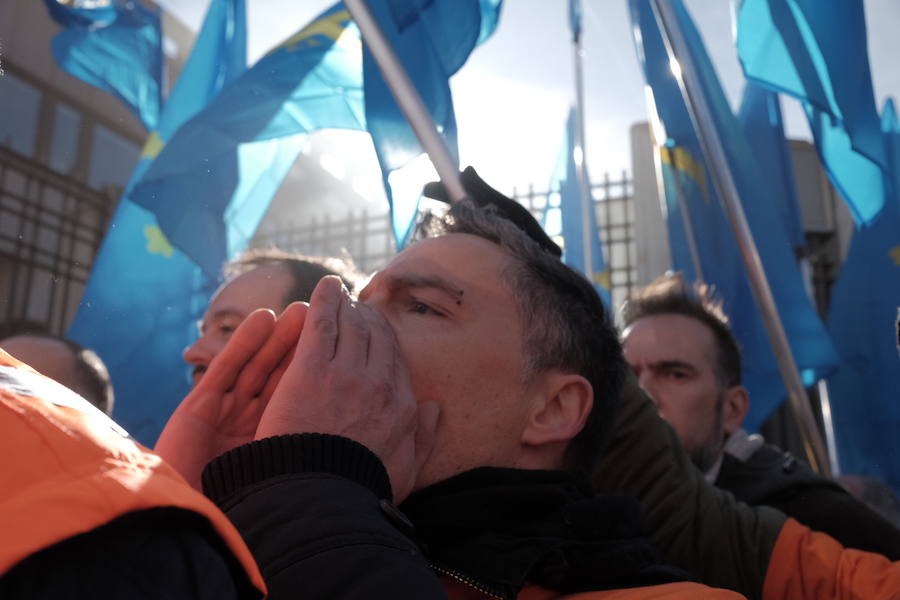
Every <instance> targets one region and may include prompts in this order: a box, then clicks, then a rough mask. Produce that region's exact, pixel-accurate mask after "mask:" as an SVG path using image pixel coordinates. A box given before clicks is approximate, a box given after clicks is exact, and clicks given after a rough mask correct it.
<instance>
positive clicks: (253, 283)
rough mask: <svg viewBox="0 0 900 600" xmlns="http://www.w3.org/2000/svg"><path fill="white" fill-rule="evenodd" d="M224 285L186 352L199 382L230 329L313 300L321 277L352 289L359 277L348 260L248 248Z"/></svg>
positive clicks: (230, 267) (231, 264) (227, 272)
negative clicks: (262, 313)
mask: <svg viewBox="0 0 900 600" xmlns="http://www.w3.org/2000/svg"><path fill="white" fill-rule="evenodd" d="M223 273H224V275H225V283H223V284H222V286H221V287H220V288H219V289H218V290H217V291H216V293H215V294H214V295H213V297H212V299H211V300H210V302H209V307H208V308H207V310H206V314H204V315H203V320H202V321H201V322H200V337H199V338H198V339H197V341H196V342H194V343H193V344H191V345H190V346H188V347H187V348H186V349H185V351H184V359H185V361H187V362H188V363H189V364H191V365H193V371H192V376H193V379H194V383H195V384H196V383H197V381H198V380H199V379H200V378H201V377H203V373H204V372H205V371H206V369H207V367H209V363H210V361H211V360H212V359H213V358H214V357H215V356H216V355H217V354H218V353H219V352H221V351H222V348H223V347H224V346H225V343H226V342H227V341H228V338H229V337H230V336H231V333H232V332H233V331H234V330H235V329H236V328H237V326H238V325H240V324H241V321H243V320H244V319H245V318H246V317H247V315H249V314H250V313H251V312H253V311H254V310H256V309H258V308H267V309H269V310H273V311H275V313H281V311H283V310H284V309H285V307H286V306H287V305H288V304H290V303H291V302H308V301H309V297H310V295H311V294H312V291H313V289H315V287H316V284H317V283H319V280H320V279H322V278H323V277H325V276H327V275H336V276H338V277H340V278H341V280H342V281H343V282H344V284H345V285H347V286H348V287H350V288H351V289H352V288H353V287H354V286H355V285H356V283H357V282H358V281H359V279H360V274H359V273H358V272H357V271H356V269H355V267H354V266H353V263H352V261H351V260H350V259H349V258H324V257H315V256H303V255H301V254H291V253H289V252H284V251H282V250H278V249H275V248H257V249H253V250H248V251H246V252H244V253H243V254H241V255H239V256H238V257H237V258H235V259H234V260H232V261H230V262H228V263H226V264H225V266H224V268H223Z"/></svg>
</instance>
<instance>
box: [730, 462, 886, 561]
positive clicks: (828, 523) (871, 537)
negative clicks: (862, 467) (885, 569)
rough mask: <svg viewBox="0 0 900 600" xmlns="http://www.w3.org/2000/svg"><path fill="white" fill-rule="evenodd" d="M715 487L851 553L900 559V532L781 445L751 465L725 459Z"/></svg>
mask: <svg viewBox="0 0 900 600" xmlns="http://www.w3.org/2000/svg"><path fill="white" fill-rule="evenodd" d="M716 486H718V487H720V488H722V489H725V490H728V491H729V492H731V493H732V494H734V496H735V498H737V499H738V500H740V501H742V502H746V503H747V504H751V505H765V506H771V507H773V508H777V509H778V510H780V511H781V512H783V513H785V514H786V515H788V516H790V517H793V518H795V519H797V520H798V521H799V522H800V523H802V524H804V525H806V526H807V527H809V528H810V529H813V530H815V531H821V532H823V533H827V534H828V535H830V536H831V537H833V538H834V539H836V540H837V541H838V542H840V543H841V544H842V545H844V546H845V547H847V548H855V549H857V550H865V551H867V552H877V553H878V554H883V555H885V556H887V557H888V558H889V559H890V560H893V561H896V560H900V530H898V529H897V528H896V527H894V525H893V524H891V523H890V522H889V521H888V520H886V519H884V518H883V517H882V516H881V515H879V514H878V513H876V512H875V511H873V510H872V509H870V508H869V507H868V506H866V505H865V504H863V503H862V502H860V501H859V500H857V499H856V498H854V497H853V496H851V495H850V493H849V492H847V491H846V490H845V489H844V488H842V487H841V486H840V485H838V484H837V483H835V482H833V481H831V480H830V479H827V478H825V477H822V476H821V475H818V474H817V473H815V472H814V471H813V470H812V469H811V468H810V467H809V465H807V464H806V463H805V462H803V461H802V460H799V459H798V458H796V457H795V456H793V455H792V454H791V453H789V452H785V451H783V450H781V449H780V448H778V447H777V446H774V445H772V444H766V445H764V446H763V447H762V448H760V449H759V450H758V451H757V452H756V453H754V454H753V456H751V457H750V458H749V459H748V460H747V461H741V460H739V459H737V458H735V457H733V456H731V455H730V454H725V455H724V458H723V460H722V468H721V470H720V471H719V476H718V478H717V479H716Z"/></svg>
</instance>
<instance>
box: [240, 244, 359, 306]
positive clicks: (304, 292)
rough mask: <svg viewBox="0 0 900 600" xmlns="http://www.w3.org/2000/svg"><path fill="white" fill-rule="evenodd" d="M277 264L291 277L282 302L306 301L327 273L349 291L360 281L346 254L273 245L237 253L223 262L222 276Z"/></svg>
mask: <svg viewBox="0 0 900 600" xmlns="http://www.w3.org/2000/svg"><path fill="white" fill-rule="evenodd" d="M271 266H277V267H282V268H284V269H287V271H288V272H289V273H290V275H291V279H293V282H294V283H293V285H292V286H291V288H290V290H288V293H287V297H286V298H285V300H284V303H285V305H287V304H290V303H291V302H297V301H303V302H309V297H310V296H311V295H312V292H313V290H314V289H315V287H316V284H318V283H319V280H320V279H322V278H323V277H325V276H327V275H337V276H338V277H340V278H341V280H342V281H343V282H344V285H345V286H347V288H348V289H349V290H350V291H353V290H354V288H355V287H356V286H357V284H358V283H359V282H360V281H361V280H362V275H361V273H359V271H357V270H356V267H355V266H354V265H353V261H352V260H351V259H350V257H349V256H345V257H341V258H335V257H327V258H326V257H318V256H304V255H302V254H292V253H290V252H284V251H283V250H278V249H276V248H254V249H252V250H247V251H246V252H243V253H241V254H240V255H238V256H237V258H235V259H234V260H232V261H230V262H228V263H226V264H225V267H224V269H223V271H224V274H225V279H226V280H230V279H234V278H235V277H237V276H238V275H242V274H244V273H247V272H248V271H252V270H253V269H256V268H257V267H271Z"/></svg>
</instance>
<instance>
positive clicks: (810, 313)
mask: <svg viewBox="0 0 900 600" xmlns="http://www.w3.org/2000/svg"><path fill="white" fill-rule="evenodd" d="M629 4H630V8H631V17H632V22H633V23H634V24H635V42H636V47H637V53H638V57H639V59H640V61H641V63H642V66H643V68H644V74H645V78H646V80H647V83H648V85H649V87H650V88H651V90H652V99H653V104H654V105H655V111H656V113H657V117H658V119H659V121H660V122H661V124H662V125H663V126H664V128H665V135H666V137H667V140H666V141H665V145H664V147H663V148H662V149H661V159H662V166H663V179H664V183H665V192H666V194H665V195H666V203H667V208H668V228H669V237H670V244H671V246H672V257H673V263H674V266H675V268H676V269H678V270H681V271H683V272H684V273H685V275H686V276H687V277H688V278H689V279H696V273H695V272H694V268H693V265H692V262H691V256H690V252H689V249H688V245H687V238H686V234H685V230H684V227H683V226H682V219H683V218H688V219H690V222H691V224H692V226H693V230H694V233H695V237H696V244H697V248H698V251H699V255H700V260H701V263H702V269H703V273H704V277H705V280H706V282H707V283H710V284H713V285H714V286H715V288H716V290H717V292H718V294H719V296H720V297H721V298H722V300H723V302H724V309H725V312H726V314H728V315H729V317H730V319H731V329H732V331H733V333H734V335H735V337H736V338H737V340H738V343H739V345H740V347H741V351H742V355H743V359H744V384H745V385H746V387H747V388H748V389H749V391H750V397H751V406H750V412H749V414H748V416H747V418H746V420H745V422H744V424H745V426H746V427H747V428H748V429H749V430H755V429H757V428H758V427H759V425H760V424H761V423H762V422H763V421H764V420H765V419H766V418H767V417H768V416H769V414H770V413H771V412H772V410H773V409H774V408H776V407H777V406H778V405H779V404H780V403H781V402H782V401H783V400H784V398H785V395H786V393H785V388H784V384H783V382H782V379H781V376H780V373H779V370H778V365H777V363H776V361H775V357H774V354H773V352H772V349H771V346H770V343H769V339H768V336H767V335H766V330H765V328H764V325H763V321H762V317H761V315H760V312H759V310H758V308H757V306H756V303H755V301H754V298H753V294H752V290H751V288H750V283H749V279H748V277H747V275H746V269H745V267H744V263H743V260H742V259H741V255H740V252H739V249H738V246H737V243H736V242H735V240H734V237H733V233H732V228H731V226H730V224H729V222H728V220H727V219H726V217H725V214H724V212H723V211H722V208H721V206H720V202H719V199H718V196H717V193H716V190H715V186H714V185H713V184H712V178H711V175H710V173H709V172H708V169H707V167H706V165H705V164H704V161H703V154H702V151H701V147H700V142H699V139H698V137H697V135H696V133H695V132H694V130H693V127H692V124H691V119H690V116H689V113H688V110H687V107H686V106H685V103H684V100H683V99H682V96H681V92H680V88H679V86H678V81H677V80H676V79H675V76H674V75H673V74H672V70H671V67H670V62H669V57H668V54H667V52H666V49H665V46H664V44H663V41H662V37H661V35H660V32H659V30H658V28H657V24H656V19H655V17H654V14H653V11H652V8H651V6H650V2H649V1H648V0H630V1H629ZM672 4H673V6H674V8H675V12H676V15H677V18H678V25H679V26H680V28H681V30H682V32H683V33H684V36H685V38H686V39H687V42H688V47H689V51H690V53H691V58H692V62H693V63H694V65H695V67H696V69H697V75H698V77H699V79H700V81H701V87H702V93H703V94H704V95H705V96H706V100H707V103H708V104H709V106H710V107H711V110H712V113H713V114H712V117H713V120H714V121H715V123H716V127H717V130H718V131H719V134H720V136H721V139H722V140H723V145H724V148H725V153H726V157H727V160H728V163H729V165H730V167H731V172H732V175H733V176H734V179H735V184H736V186H737V189H738V191H739V193H740V197H741V201H742V205H743V208H744V211H745V214H746V217H747V221H748V223H749V225H750V229H751V231H752V233H753V235H754V238H755V240H756V244H757V248H758V250H759V254H760V259H761V261H762V264H763V267H764V269H765V272H766V276H767V278H768V280H769V285H770V287H771V289H772V293H773V295H774V298H775V303H776V305H777V307H778V311H779V313H780V315H781V319H782V322H783V324H784V328H785V331H786V333H787V337H788V340H789V343H790V346H791V350H792V351H793V354H794V357H795V360H796V362H797V364H798V367H799V368H800V369H801V374H802V375H803V377H804V380H805V382H806V383H807V385H809V384H812V383H813V382H814V380H815V379H817V378H819V377H821V376H823V375H824V374H827V373H829V372H830V371H831V370H833V369H834V367H835V365H836V364H837V356H836V353H835V351H834V348H833V345H832V344H831V342H830V340H829V338H828V335H827V334H826V332H825V329H824V325H823V324H822V322H821V320H820V319H819V317H818V315H817V314H816V312H815V310H814V309H813V307H812V304H811V302H810V299H809V297H808V296H807V294H806V291H805V289H804V285H803V280H802V278H801V275H800V271H799V269H798V267H797V264H796V261H795V259H794V252H793V245H792V241H791V239H790V238H789V236H788V228H787V227H786V226H777V227H773V226H772V224H773V223H782V220H781V219H782V217H781V209H780V208H779V207H778V205H777V204H776V203H775V202H774V201H773V200H774V194H773V192H772V191H771V190H770V189H769V188H768V187H767V186H766V185H765V184H766V183H767V179H764V178H763V177H762V176H761V175H760V173H761V171H760V167H759V165H758V164H757V162H756V159H755V157H754V152H753V149H752V148H751V146H750V145H749V144H748V142H747V139H746V138H745V136H744V134H743V132H742V131H741V128H740V125H739V123H738V120H737V118H736V117H735V115H734V114H733V113H732V111H731V108H730V106H729V105H728V101H727V99H726V97H725V94H724V92H723V91H722V89H721V86H720V84H719V81H718V77H717V76H716V73H715V70H714V69H713V66H712V63H711V62H710V60H709V57H708V56H707V54H706V51H705V48H704V47H703V43H702V40H701V39H700V35H699V33H698V32H697V30H696V28H695V27H694V25H693V22H692V21H691V19H690V15H689V14H688V12H687V10H686V9H685V8H684V6H683V4H682V2H681V1H680V0H672ZM784 168H786V169H789V168H790V166H789V165H784ZM679 193H680V194H683V196H684V204H685V205H686V206H687V208H688V213H689V214H687V215H683V214H682V212H681V208H680V206H679V203H678V194H679Z"/></svg>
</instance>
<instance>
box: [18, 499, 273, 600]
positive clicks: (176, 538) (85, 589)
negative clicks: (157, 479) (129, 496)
mask: <svg viewBox="0 0 900 600" xmlns="http://www.w3.org/2000/svg"><path fill="white" fill-rule="evenodd" d="M259 597H260V594H259V592H258V591H256V590H255V589H253V587H252V586H251V585H250V584H249V582H248V580H247V577H246V575H245V574H244V573H243V568H242V567H241V565H240V564H238V562H237V561H236V560H235V559H234V558H233V557H232V556H231V553H230V552H229V551H228V549H227V548H225V547H224V544H223V543H222V542H221V538H220V537H219V536H218V535H217V534H216V533H215V532H214V531H213V529H212V527H211V526H210V525H209V522H208V521H206V520H205V519H203V518H201V517H200V516H199V515H197V514H194V513H190V512H188V511H185V510H182V509H178V508H154V509H149V510H144V511H140V512H135V513H130V514H127V515H125V516H122V517H119V518H118V519H115V520H114V521H111V522H109V523H107V524H106V525H103V526H102V527H98V528H96V529H94V530H92V531H90V532H88V533H84V534H81V535H77V536H74V537H71V538H69V539H67V540H65V541H63V542H60V543H58V544H55V545H53V546H51V547H49V548H46V549H44V550H42V551H40V552H37V553H35V554H32V555H31V556H29V557H28V558H26V559H25V560H23V561H22V562H20V563H19V564H17V565H16V566H15V567H13V568H12V569H10V570H9V571H8V572H7V573H5V574H4V575H3V576H2V577H0V598H3V599H4V600H6V599H10V600H12V599H14V598H21V599H23V600H26V599H27V600H35V599H47V600H66V599H76V598H77V599H81V598H104V599H109V600H143V599H146V600H158V599H160V598H165V599H166V600H238V599H245V598H259Z"/></svg>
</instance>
